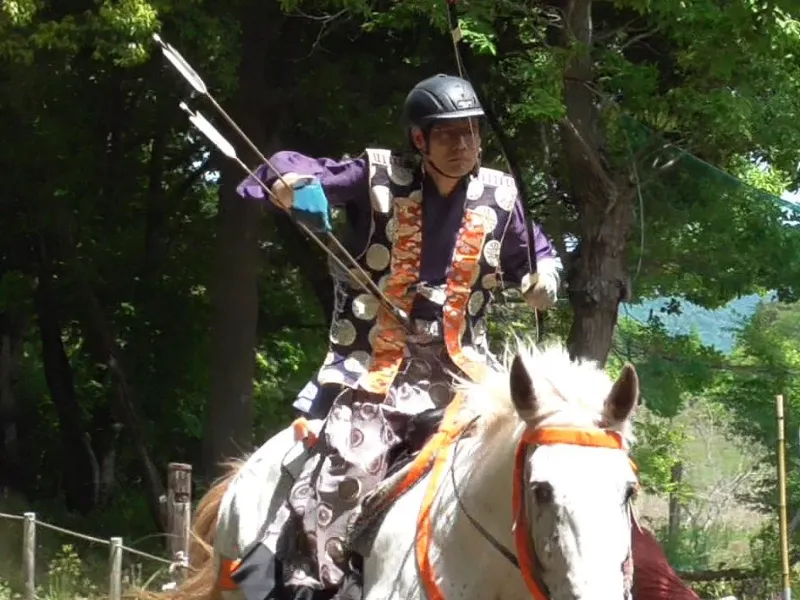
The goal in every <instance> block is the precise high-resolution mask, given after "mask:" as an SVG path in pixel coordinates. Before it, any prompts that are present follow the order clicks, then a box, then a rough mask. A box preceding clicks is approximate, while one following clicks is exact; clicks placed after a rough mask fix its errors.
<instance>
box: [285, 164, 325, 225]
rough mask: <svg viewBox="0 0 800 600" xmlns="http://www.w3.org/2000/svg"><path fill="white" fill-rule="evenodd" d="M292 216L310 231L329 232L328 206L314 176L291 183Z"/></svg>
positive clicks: (323, 192)
mask: <svg viewBox="0 0 800 600" xmlns="http://www.w3.org/2000/svg"><path fill="white" fill-rule="evenodd" d="M292 189H293V190H294V200H293V202H292V210H291V213H292V216H293V217H294V218H295V219H297V220H298V221H299V222H300V223H303V224H304V225H306V226H307V227H308V228H309V229H310V230H311V231H314V232H317V233H321V232H330V231H332V228H331V220H330V206H329V205H328V198H327V197H326V196H325V191H324V190H323V189H322V185H321V184H320V182H319V180H318V179H317V178H315V177H308V178H303V179H300V180H298V181H296V182H295V183H294V184H293V185H292Z"/></svg>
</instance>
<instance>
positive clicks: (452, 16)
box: [445, 0, 544, 340]
mask: <svg viewBox="0 0 800 600" xmlns="http://www.w3.org/2000/svg"><path fill="white" fill-rule="evenodd" d="M445 2H446V3H447V22H448V26H449V28H450V34H451V37H452V40H453V52H454V53H455V59H456V66H457V68H458V75H459V77H461V78H462V79H464V80H466V81H469V82H470V83H471V84H472V88H473V89H474V90H475V94H477V96H478V101H479V102H480V103H481V106H482V107H483V112H484V113H485V114H486V120H487V121H488V123H489V127H491V128H492V131H493V132H494V134H495V136H496V137H497V144H498V146H499V147H500V153H501V154H502V155H503V158H504V159H505V161H506V164H507V165H508V168H509V171H510V173H511V176H512V177H513V178H514V182H515V184H516V186H517V192H518V193H517V202H522V214H523V216H524V215H525V214H526V210H525V207H526V206H527V205H529V204H530V195H529V192H528V186H527V184H526V183H525V180H524V179H523V178H522V174H521V173H520V170H519V167H518V164H519V163H518V161H517V160H513V161H512V160H511V159H510V158H509V156H510V155H511V151H510V150H509V143H508V142H509V139H508V136H507V135H506V132H505V131H504V130H503V128H502V127H501V125H500V121H499V120H498V118H497V115H495V113H494V111H493V110H492V108H491V107H490V106H489V104H488V103H487V102H486V101H485V99H484V97H483V94H481V93H480V91H479V89H478V86H476V85H475V83H474V82H473V81H472V80H471V79H470V77H469V75H468V73H467V68H466V67H465V65H464V56H463V55H462V53H461V49H460V48H459V44H461V43H463V42H464V35H463V33H462V32H461V25H460V24H459V21H458V11H457V9H456V4H457V3H458V0H445ZM510 222H511V219H509V220H508V222H507V223H506V229H505V230H504V231H503V235H502V237H501V238H500V245H501V246H502V244H503V241H504V240H505V236H506V231H507V230H508V223H510ZM525 228H526V231H527V233H528V251H527V255H528V272H529V273H531V285H534V284H535V282H536V279H537V277H536V271H537V267H536V251H535V249H534V248H533V244H534V236H533V233H534V232H533V226H532V225H531V223H530V221H529V220H528V219H527V218H526V219H525ZM498 279H499V281H500V282H501V285H502V273H501V272H500V267H499V265H498ZM533 312H534V315H535V318H536V338H537V340H541V338H542V336H543V335H544V319H543V315H542V314H541V313H540V312H539V311H538V310H536V309H535V308H534V310H533Z"/></svg>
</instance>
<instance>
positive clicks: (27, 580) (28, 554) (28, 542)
mask: <svg viewBox="0 0 800 600" xmlns="http://www.w3.org/2000/svg"><path fill="white" fill-rule="evenodd" d="M22 580H23V583H24V590H23V596H22V597H23V598H24V599H25V600H34V599H35V598H36V513H32V512H26V513H25V514H24V515H23V521H22Z"/></svg>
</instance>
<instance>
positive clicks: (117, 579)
mask: <svg viewBox="0 0 800 600" xmlns="http://www.w3.org/2000/svg"><path fill="white" fill-rule="evenodd" d="M109 541H110V542H111V543H110V544H109V553H108V598H109V600H121V599H122V538H121V537H112V538H111V539H110V540H109Z"/></svg>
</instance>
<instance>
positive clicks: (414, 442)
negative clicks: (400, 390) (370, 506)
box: [386, 408, 445, 478]
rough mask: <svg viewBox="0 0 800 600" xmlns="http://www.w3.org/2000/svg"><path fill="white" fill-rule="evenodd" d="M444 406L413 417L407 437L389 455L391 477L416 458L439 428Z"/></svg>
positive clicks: (388, 474)
mask: <svg viewBox="0 0 800 600" xmlns="http://www.w3.org/2000/svg"><path fill="white" fill-rule="evenodd" d="M444 413H445V409H444V408H431V409H429V410H425V411H423V412H421V413H419V414H418V415H415V416H414V417H412V418H411V420H410V421H409V424H408V430H407V431H406V435H405V438H404V439H403V441H402V442H401V443H400V445H398V446H397V447H395V448H393V449H392V452H391V454H390V455H389V469H388V471H387V472H386V477H387V478H389V477H391V476H392V475H394V474H395V473H397V472H398V471H400V470H401V469H402V468H403V467H405V466H406V465H407V464H409V463H410V462H411V461H412V460H414V456H415V455H416V454H417V452H419V451H420V450H422V448H423V447H424V446H425V444H426V443H427V442H428V440H429V439H431V436H433V434H434V433H436V431H437V430H438V429H439V425H441V423H442V419H443V418H444Z"/></svg>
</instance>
